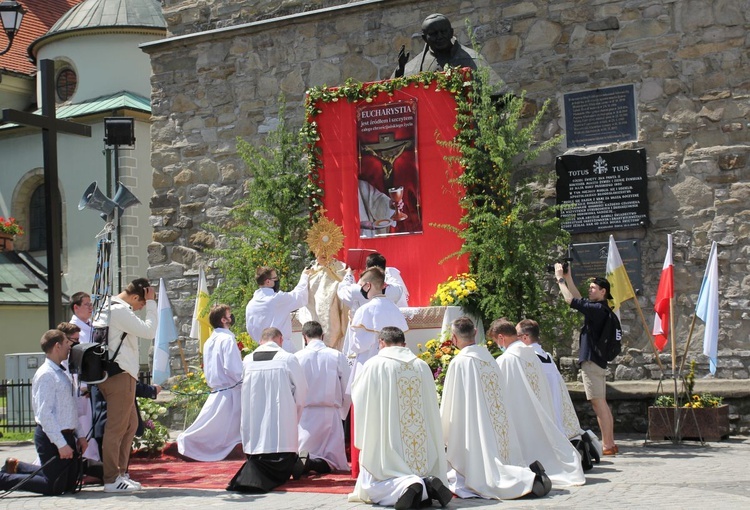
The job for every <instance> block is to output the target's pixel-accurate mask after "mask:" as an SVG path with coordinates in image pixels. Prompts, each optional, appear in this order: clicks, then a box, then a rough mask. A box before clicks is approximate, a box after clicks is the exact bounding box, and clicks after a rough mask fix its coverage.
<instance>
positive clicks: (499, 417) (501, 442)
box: [477, 360, 510, 464]
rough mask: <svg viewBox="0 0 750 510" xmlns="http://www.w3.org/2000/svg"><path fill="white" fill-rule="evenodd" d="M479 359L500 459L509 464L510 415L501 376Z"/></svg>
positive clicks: (480, 376)
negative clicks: (506, 405) (507, 412)
mask: <svg viewBox="0 0 750 510" xmlns="http://www.w3.org/2000/svg"><path fill="white" fill-rule="evenodd" d="M477 361H478V364H479V378H480V381H481V383H482V388H483V389H484V398H485V399H486V401H487V408H488V409H489V412H490V419H491V420H492V430H494V431H495V439H496V440H497V447H498V450H499V453H500V457H501V458H500V461H501V462H502V463H503V464H508V463H509V458H508V457H509V451H510V445H509V442H510V441H509V439H508V436H509V431H508V416H507V414H506V412H505V405H504V404H503V394H502V388H501V386H500V378H499V377H498V375H497V372H496V371H495V370H494V368H495V367H493V366H492V365H490V364H489V362H486V361H482V360H477ZM493 363H494V362H493ZM495 366H496V365H495Z"/></svg>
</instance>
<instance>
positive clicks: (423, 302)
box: [308, 83, 468, 306]
mask: <svg viewBox="0 0 750 510" xmlns="http://www.w3.org/2000/svg"><path fill="white" fill-rule="evenodd" d="M399 102H401V103H403V102H408V103H413V102H416V105H417V120H416V128H417V133H416V137H415V138H416V141H417V147H416V150H415V151H413V153H414V154H416V158H417V164H416V165H414V164H413V163H414V159H413V157H411V156H409V157H404V158H397V159H395V161H394V163H393V164H392V171H393V173H394V174H395V178H394V183H395V184H394V185H395V186H401V184H400V183H399V175H400V171H401V172H403V171H404V168H403V167H402V166H401V165H409V162H410V161H411V162H412V165H411V167H410V168H411V170H410V171H413V172H416V169H418V172H419V175H418V178H417V179H411V178H410V181H409V182H410V183H411V182H413V183H416V185H417V186H418V187H419V189H418V190H416V194H415V196H417V197H418V200H419V204H418V207H417V210H416V211H414V210H409V211H408V214H411V215H412V216H413V217H414V218H416V217H417V216H416V215H415V213H417V214H418V215H419V218H420V219H421V229H422V233H418V234H412V233H407V232H408V231H409V230H408V227H407V229H406V231H404V230H403V229H402V230H400V231H399V229H398V226H396V227H393V226H392V227H391V228H390V230H389V232H390V233H391V234H396V235H385V236H382V237H378V236H376V237H372V238H361V237H360V233H361V231H360V226H361V221H366V218H362V219H361V218H360V214H359V210H360V206H359V199H358V189H359V181H358V174H359V171H360V166H361V163H362V164H363V165H364V164H367V165H373V167H374V168H375V169H374V170H373V172H374V173H375V174H377V173H378V172H382V167H380V166H379V165H376V164H375V163H378V161H377V158H374V157H372V158H369V159H370V161H364V160H363V159H361V158H362V152H361V151H362V149H361V147H359V145H360V142H361V141H358V132H357V111H358V108H360V110H361V107H362V106H363V105H367V106H368V107H369V106H374V105H377V104H381V105H384V106H387V105H389V104H392V103H399ZM316 106H317V108H318V110H320V111H321V113H319V114H318V115H316V116H315V118H314V119H312V120H313V121H314V122H316V123H317V126H318V132H319V135H320V139H319V141H318V146H319V147H320V149H321V156H320V158H321V161H322V169H321V170H320V179H321V187H322V189H323V205H324V207H325V208H326V210H327V213H326V216H327V217H328V218H329V219H330V220H332V221H334V222H335V223H337V224H338V225H341V226H342V228H343V230H344V236H345V239H344V250H343V251H342V252H341V253H339V254H337V256H336V258H337V259H339V260H344V261H345V260H347V257H346V250H348V249H350V248H359V249H372V250H377V251H378V252H380V253H381V254H383V256H385V257H386V260H387V264H388V266H392V267H395V268H397V269H399V270H400V271H401V276H402V277H403V279H404V282H405V283H406V286H407V288H408V289H409V306H427V305H429V301H430V297H431V296H432V294H434V293H435V290H436V289H437V285H438V284H439V283H442V282H444V281H445V280H447V279H448V277H450V276H454V275H456V274H458V273H462V272H467V271H468V258H467V257H466V256H463V257H460V258H457V257H451V258H449V259H447V260H443V259H445V258H446V257H447V256H449V255H451V254H452V253H455V252H457V251H458V250H459V249H460V248H461V246H462V241H461V239H460V238H459V237H458V235H456V234H455V233H453V232H451V231H449V230H446V229H445V228H441V227H439V226H437V225H443V224H445V225H451V226H453V227H458V226H459V220H460V218H461V216H462V210H461V208H460V207H459V205H458V200H459V197H460V196H461V193H462V189H461V186H460V185H458V184H456V183H453V182H451V180H452V179H453V178H455V177H456V176H457V175H458V173H457V172H458V171H459V170H457V169H458V165H453V166H451V165H449V164H448V163H447V162H446V161H445V159H444V157H445V156H446V155H448V154H450V153H451V151H450V149H448V148H447V147H445V146H441V145H439V144H438V140H441V141H448V140H451V139H452V138H453V137H454V136H455V128H454V124H455V121H456V102H455V99H454V97H453V94H451V93H450V92H447V91H444V90H436V86H435V84H434V83H433V84H431V85H429V86H425V85H422V84H418V85H409V86H406V87H404V88H401V89H397V90H395V91H394V92H393V93H392V94H390V95H389V94H388V93H386V92H381V93H380V94H379V95H378V96H377V97H376V98H374V99H373V100H372V101H371V102H366V101H357V102H352V103H350V102H348V101H347V100H345V99H340V100H338V101H335V102H323V101H319V102H318V103H317V105H316ZM308 121H310V119H308ZM397 136H398V135H397ZM391 157H392V156H391ZM360 161H361V163H360ZM385 193H386V194H387V193H388V190H385ZM405 201H406V200H405ZM412 209H413V208H412ZM394 223H396V222H394ZM402 232H403V233H402Z"/></svg>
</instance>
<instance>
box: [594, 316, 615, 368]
mask: <svg viewBox="0 0 750 510" xmlns="http://www.w3.org/2000/svg"><path fill="white" fill-rule="evenodd" d="M593 347H594V352H595V353H596V355H597V356H599V357H600V358H601V359H603V360H605V361H612V360H613V359H615V358H616V357H617V355H618V354H620V352H622V326H621V325H620V319H618V318H617V314H615V312H613V311H612V310H610V309H609V308H607V318H606V319H605V320H604V327H602V333H601V335H600V336H599V340H598V341H597V342H594V343H593Z"/></svg>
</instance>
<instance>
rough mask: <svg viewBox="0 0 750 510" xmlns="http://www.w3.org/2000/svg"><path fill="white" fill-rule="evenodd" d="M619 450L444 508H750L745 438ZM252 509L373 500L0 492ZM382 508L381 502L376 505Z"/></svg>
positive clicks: (179, 507)
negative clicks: (495, 496)
mask: <svg viewBox="0 0 750 510" xmlns="http://www.w3.org/2000/svg"><path fill="white" fill-rule="evenodd" d="M618 444H619V446H620V451H621V453H620V454H619V455H617V456H616V457H614V458H611V457H607V458H605V459H603V460H602V462H601V463H600V464H599V465H596V466H595V467H594V469H593V470H592V471H590V472H589V473H588V474H587V477H586V485H584V486H583V487H573V488H569V489H553V490H552V492H551V493H550V494H549V495H548V496H547V497H545V498H542V499H523V500H515V501H487V500H479V499H470V500H460V499H457V498H454V499H453V501H452V502H451V503H450V504H449V505H448V508H482V509H489V508H503V509H514V508H552V507H554V508H556V509H581V508H596V509H597V510H600V509H610V508H612V509H626V508H627V509H630V508H634V507H636V506H642V507H645V508H659V509H682V508H686V507H697V506H699V505H710V506H712V507H713V508H717V509H718V508H750V472H748V469H747V467H748V465H750V438H748V437H736V438H731V439H729V440H726V441H721V442H718V443H707V444H706V445H705V446H701V445H700V444H699V443H695V442H685V444H683V445H672V444H671V443H669V442H658V443H653V442H646V441H645V440H644V437H643V436H626V437H620V436H618ZM9 456H14V457H19V458H21V459H22V460H27V461H32V460H33V458H34V457H35V454H34V449H33V446H29V445H22V446H6V445H0V459H3V460H4V459H5V457H9ZM248 503H250V504H252V508H253V509H254V510H312V509H316V510H334V509H335V510H354V509H356V510H361V509H364V508H378V507H376V506H373V505H366V504H361V503H360V504H355V503H347V501H346V497H345V496H343V495H339V494H313V493H299V492H290V493H284V492H272V493H270V494H264V495H254V496H252V495H243V494H237V493H231V492H226V491H223V490H194V489H190V488H184V489H160V488H154V489H146V490H144V491H142V492H139V493H135V494H131V495H126V496H123V495H111V494H105V493H103V492H102V489H101V487H98V486H97V487H87V488H85V489H84V490H83V491H82V492H81V493H79V494H76V495H74V496H71V495H67V496H58V497H44V496H38V495H35V494H29V493H21V492H18V493H13V494H11V495H9V496H7V497H6V498H4V499H0V509H3V508H7V509H24V510H28V509H56V510H64V509H76V510H78V509H80V508H92V507H96V508H97V510H108V509H117V510H130V509H132V510H136V509H137V510H142V509H143V508H144V507H148V509H149V510H151V509H170V510H183V509H193V508H194V509H199V508H200V509H209V508H214V507H222V508H246V506H247V504H248ZM381 508H382V507H381Z"/></svg>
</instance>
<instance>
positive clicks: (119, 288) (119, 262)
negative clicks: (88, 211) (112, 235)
mask: <svg viewBox="0 0 750 510" xmlns="http://www.w3.org/2000/svg"><path fill="white" fill-rule="evenodd" d="M114 181H115V182H114V185H115V186H117V185H118V184H119V182H120V147H119V146H117V145H115V176H114ZM111 196H112V197H113V198H114V194H112V195H111ZM115 229H116V240H117V293H118V294H119V293H120V292H122V216H121V215H120V208H119V207H118V208H117V222H116V223H115Z"/></svg>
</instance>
